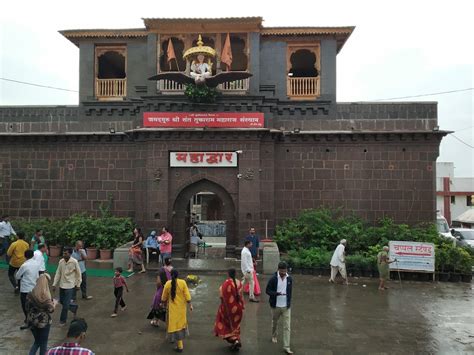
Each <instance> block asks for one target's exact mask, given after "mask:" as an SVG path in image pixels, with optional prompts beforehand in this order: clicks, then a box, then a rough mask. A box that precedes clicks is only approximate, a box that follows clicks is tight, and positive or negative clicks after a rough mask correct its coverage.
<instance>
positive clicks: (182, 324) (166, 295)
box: [161, 269, 193, 353]
mask: <svg viewBox="0 0 474 355" xmlns="http://www.w3.org/2000/svg"><path fill="white" fill-rule="evenodd" d="M161 301H162V302H167V304H168V312H167V314H168V319H167V332H168V335H169V337H170V340H171V341H173V342H176V348H175V351H177V352H179V353H181V352H183V339H184V337H185V336H186V334H187V332H188V321H187V319H186V308H187V304H189V310H190V311H191V312H192V310H193V305H192V304H191V295H190V294H189V289H188V285H187V284H186V281H184V280H181V279H178V271H177V270H176V269H173V270H171V280H170V281H168V282H167V283H166V284H165V288H164V289H163V295H162V296H161Z"/></svg>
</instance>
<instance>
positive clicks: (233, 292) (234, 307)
mask: <svg viewBox="0 0 474 355" xmlns="http://www.w3.org/2000/svg"><path fill="white" fill-rule="evenodd" d="M227 275H228V277H227V279H226V280H225V281H224V282H223V284H222V285H221V287H219V296H220V299H221V304H220V306H219V309H218V310H217V315H216V321H215V323H214V334H215V335H216V336H218V337H220V338H222V339H224V340H225V341H227V342H228V343H230V344H231V346H230V349H231V350H234V351H235V350H239V349H240V348H241V346H242V343H241V342H240V323H241V322H242V317H243V314H244V308H245V307H244V297H243V294H242V283H241V282H240V281H239V280H236V279H235V269H229V270H228V272H227Z"/></svg>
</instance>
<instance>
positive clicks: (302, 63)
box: [286, 42, 321, 100]
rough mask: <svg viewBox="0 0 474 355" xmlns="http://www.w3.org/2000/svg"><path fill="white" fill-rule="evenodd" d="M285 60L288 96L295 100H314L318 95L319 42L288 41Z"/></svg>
mask: <svg viewBox="0 0 474 355" xmlns="http://www.w3.org/2000/svg"><path fill="white" fill-rule="evenodd" d="M286 60H287V61H286V62H287V64H286V68H287V74H288V77H287V86H286V87H287V95H288V97H289V98H290V99H296V100H314V99H316V98H317V97H319V96H320V84H321V83H320V80H319V68H320V46H319V43H309V42H308V43H306V42H301V43H288V51H287V57H286Z"/></svg>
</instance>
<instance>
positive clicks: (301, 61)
mask: <svg viewBox="0 0 474 355" xmlns="http://www.w3.org/2000/svg"><path fill="white" fill-rule="evenodd" d="M290 63H291V67H290V70H289V74H290V76H292V77H294V78H300V77H316V76H318V75H319V73H318V69H316V54H315V53H314V52H312V51H310V50H309V49H298V50H297V51H296V52H294V53H292V54H291V56H290Z"/></svg>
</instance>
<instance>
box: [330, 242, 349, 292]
mask: <svg viewBox="0 0 474 355" xmlns="http://www.w3.org/2000/svg"><path fill="white" fill-rule="evenodd" d="M346 244H347V241H346V240H345V239H342V240H341V243H340V244H339V245H338V246H337V248H336V250H335V251H334V254H333V255H332V258H331V263H330V264H331V278H330V279H329V282H335V280H336V276H337V273H340V274H341V276H342V278H343V279H344V283H345V284H346V285H347V284H348V282H347V273H346V255H345V248H346Z"/></svg>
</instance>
